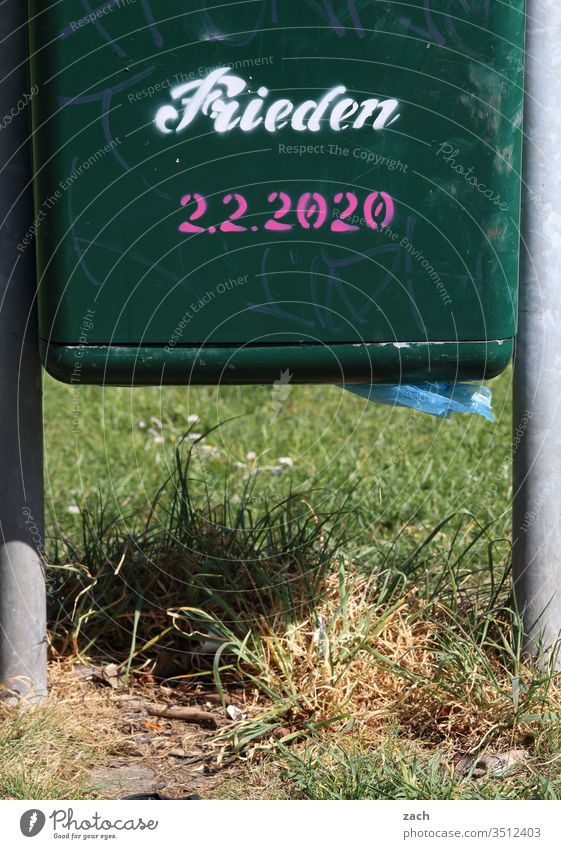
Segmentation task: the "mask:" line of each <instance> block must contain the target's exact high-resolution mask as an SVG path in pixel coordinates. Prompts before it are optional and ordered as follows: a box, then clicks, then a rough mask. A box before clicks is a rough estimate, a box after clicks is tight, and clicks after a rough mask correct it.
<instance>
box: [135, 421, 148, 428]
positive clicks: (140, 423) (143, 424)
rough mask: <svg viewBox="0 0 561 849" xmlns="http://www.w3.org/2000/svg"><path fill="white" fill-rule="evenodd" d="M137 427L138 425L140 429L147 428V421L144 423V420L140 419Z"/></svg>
mask: <svg viewBox="0 0 561 849" xmlns="http://www.w3.org/2000/svg"><path fill="white" fill-rule="evenodd" d="M137 425H138V427H140V428H144V427H146V422H145V421H143V420H142V419H140V421H139V422H137Z"/></svg>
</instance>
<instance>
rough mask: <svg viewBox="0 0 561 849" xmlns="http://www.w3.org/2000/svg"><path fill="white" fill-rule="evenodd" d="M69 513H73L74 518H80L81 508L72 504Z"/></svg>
mask: <svg viewBox="0 0 561 849" xmlns="http://www.w3.org/2000/svg"><path fill="white" fill-rule="evenodd" d="M68 512H69V513H72V515H73V516H79V515H80V508H79V507H78V505H77V504H71V505H70V507H69V508H68Z"/></svg>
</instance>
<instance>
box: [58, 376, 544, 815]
mask: <svg viewBox="0 0 561 849" xmlns="http://www.w3.org/2000/svg"><path fill="white" fill-rule="evenodd" d="M493 388H494V391H495V401H494V408H495V415H496V418H497V423H496V424H495V425H490V424H489V423H487V422H485V421H484V420H483V419H478V418H475V417H461V416H459V417H455V418H453V419H451V420H449V421H442V420H437V419H432V418H429V417H426V416H422V415H420V414H418V413H415V412H412V411H407V410H392V409H390V408H385V407H376V406H374V405H371V404H369V403H368V402H364V401H362V400H361V399H359V398H357V397H354V396H352V395H350V394H348V393H344V392H342V391H341V390H339V389H337V388H336V387H289V388H288V389H287V388H286V387H283V389H282V395H279V393H278V389H277V390H276V389H274V388H271V387H269V388H267V387H248V388H237V387H232V388H199V389H195V388H193V389H183V388H177V389H162V390H158V389H136V390H134V391H131V390H126V389H107V390H102V389H98V388H90V387H85V388H81V389H80V390H79V392H77V391H76V390H74V389H72V388H68V387H64V386H61V385H58V384H55V383H54V382H53V381H51V380H50V379H46V383H45V413H46V416H45V428H46V455H47V487H48V517H49V539H48V541H47V548H48V550H49V552H50V553H51V559H52V561H53V568H52V569H51V571H50V581H51V583H50V586H51V596H50V612H51V624H52V632H53V640H54V645H55V647H56V648H57V649H58V650H59V651H60V652H61V653H63V654H65V653H66V654H68V653H71V652H75V653H80V654H82V655H91V656H95V657H97V658H98V659H104V658H105V659H108V660H109V659H110V660H114V659H116V660H117V661H118V662H120V663H121V664H122V665H123V668H124V669H125V670H126V672H127V674H128V673H129V672H130V673H131V674H134V673H135V670H137V669H139V668H146V667H147V666H148V667H151V665H152V664H153V662H154V661H156V662H157V664H158V665H157V667H156V668H157V670H158V669H159V668H160V666H159V664H160V660H161V658H162V657H164V658H168V659H169V657H170V656H171V657H173V659H174V663H175V669H174V670H173V674H174V675H177V674H181V675H187V676H199V677H200V678H202V680H207V681H209V682H211V681H214V683H215V685H216V686H217V687H218V688H219V689H220V688H222V687H223V686H224V684H225V682H229V681H231V680H232V679H233V680H235V681H236V682H237V683H240V682H241V683H242V684H243V685H244V686H245V687H246V688H248V689H249V690H251V691H253V692H256V693H258V694H259V696H260V699H261V702H260V704H261V708H260V709H259V710H255V711H254V712H253V713H252V715H251V717H250V718H249V720H248V721H247V722H245V723H242V725H240V726H236V727H235V728H234V729H233V730H232V731H231V732H228V731H227V732H225V733H224V734H223V738H222V742H223V745H224V747H225V748H227V749H234V750H236V751H243V752H244V753H247V752H253V753H254V755H255V762H256V763H260V762H261V763H264V764H265V772H266V771H267V769H268V770H269V776H270V777H269V780H270V781H271V782H274V779H273V778H272V776H274V775H276V776H277V777H278V776H282V778H280V779H279V784H278V785H277V786H278V787H282V788H283V789H282V791H280V790H279V791H278V792H279V793H280V792H282V793H283V794H285V795H288V796H293V797H297V798H407V799H409V798H495V797H501V798H555V797H556V794H557V792H558V788H559V782H558V777H557V773H556V767H555V764H556V756H555V754H554V753H553V752H552V751H551V750H549V752H546V751H545V749H546V748H547V745H550V746H551V740H553V739H554V738H555V733H556V732H555V731H554V729H555V728H557V724H558V717H559V709H560V707H561V702H560V701H559V698H558V692H559V691H558V686H557V680H556V676H554V675H553V674H552V673H551V672H550V671H549V670H547V669H546V670H541V671H540V670H539V669H536V668H531V667H528V666H527V665H526V664H525V663H524V662H523V659H522V656H521V640H520V634H521V628H520V622H519V618H518V616H517V614H516V611H515V610H514V609H513V603H512V598H511V593H510V584H509V580H510V579H509V568H510V542H509V534H510V528H509V523H510V487H511V472H510V453H511V437H510V427H511V422H510V415H511V409H510V397H509V390H510V373H507V374H506V375H504V376H503V377H502V378H500V379H499V380H497V381H495V382H494V385H493ZM194 416H198V417H199V420H198V421H196V422H195V421H193V417H194ZM190 417H191V418H190ZM73 424H74V425H75V427H73ZM314 634H315V636H314ZM209 641H210V642H211V644H212V646H213V648H212V647H211V649H208V643H209ZM205 646H207V648H205ZM162 674H166V675H168V676H169V675H171V674H172V671H170V669H169V668H168V670H167V672H166V673H163V672H162ZM366 693H368V697H367V696H366V695H363V694H366ZM516 694H517V695H516ZM370 702H372V705H373V708H375V709H376V710H371V709H370ZM396 734H397V735H398V736H397V738H396ZM529 737H532V738H533V739H534V740H535V742H534V744H533V748H532V750H531V756H532V760H531V762H530V767H529V769H530V773H528V770H527V769H526V770H525V771H524V777H523V778H517V777H516V776H514V777H512V778H510V777H509V778H505V779H502V780H501V779H496V780H492V779H489V780H488V781H484V780H478V781H475V780H473V781H472V780H467V781H463V782H460V783H458V782H457V780H456V778H455V777H454V775H453V773H452V771H451V769H450V762H451V761H450V758H451V753H452V751H458V752H466V751H474V750H476V749H477V748H478V747H480V746H481V747H485V746H491V747H496V748H498V749H501V750H504V749H505V748H509V747H510V746H512V745H516V744H519V741H520V740H521V739H528V738H529ZM555 739H556V738H555ZM392 740H393V741H394V743H393V744H391V741H392ZM396 740H398V742H399V745H398V744H397V743H396V742H395V741H396ZM545 741H549V743H547V742H545ZM390 744H391V745H393V750H392V751H394V755H392V756H390V754H391V751H390V750H391V745H390ZM554 749H555V751H556V748H555V746H554ZM271 752H273V753H274V754H273V755H271V754H270V753H271ZM263 758H264V759H265V760H264V761H263V760H262V759H263ZM546 764H548V765H546ZM255 774H256V775H257V774H259V775H265V773H263V771H261V772H259V770H257V772H256V773H255ZM263 781H264V783H266V779H263ZM252 792H253V791H252ZM254 792H256V793H257V794H258V795H266V792H267V791H266V788H265V787H262V788H261V789H260V790H255V791H254Z"/></svg>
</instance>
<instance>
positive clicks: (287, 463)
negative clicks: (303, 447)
mask: <svg viewBox="0 0 561 849" xmlns="http://www.w3.org/2000/svg"><path fill="white" fill-rule="evenodd" d="M279 463H280V464H281V465H283V466H293V465H294V461H293V459H292V457H279Z"/></svg>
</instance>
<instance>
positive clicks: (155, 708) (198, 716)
mask: <svg viewBox="0 0 561 849" xmlns="http://www.w3.org/2000/svg"><path fill="white" fill-rule="evenodd" d="M146 710H147V712H148V714H149V715H150V716H159V717H162V718H163V719H182V720H183V721H184V722H196V723H199V724H201V725H212V727H213V728H218V727H219V723H218V720H217V718H216V716H215V715H214V714H213V713H210V712H209V711H207V710H201V709H200V708H196V707H179V706H178V707H167V706H166V705H147V707H146Z"/></svg>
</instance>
